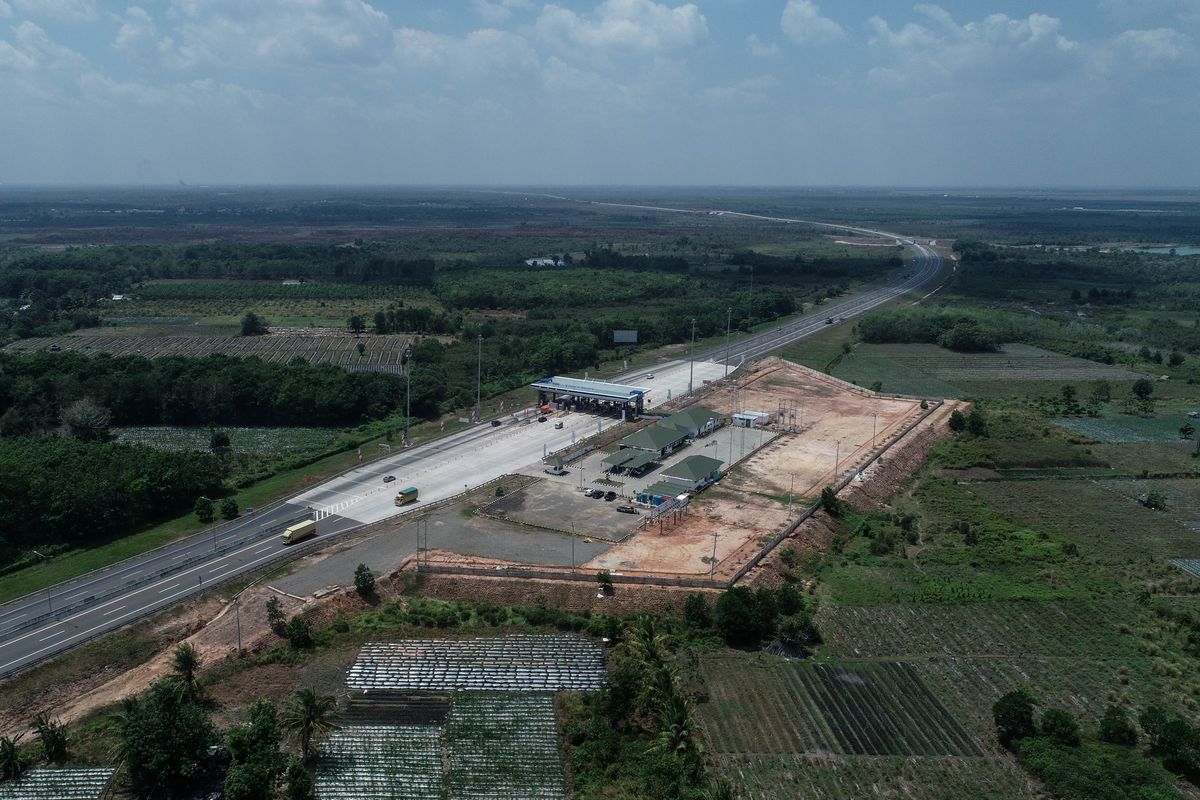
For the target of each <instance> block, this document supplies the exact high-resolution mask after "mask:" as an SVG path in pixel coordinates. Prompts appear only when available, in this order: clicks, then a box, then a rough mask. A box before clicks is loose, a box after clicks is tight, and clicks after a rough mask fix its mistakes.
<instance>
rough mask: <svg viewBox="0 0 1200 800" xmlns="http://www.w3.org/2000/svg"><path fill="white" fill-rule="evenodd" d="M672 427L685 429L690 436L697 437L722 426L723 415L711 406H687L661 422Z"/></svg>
mask: <svg viewBox="0 0 1200 800" xmlns="http://www.w3.org/2000/svg"><path fill="white" fill-rule="evenodd" d="M661 424H662V425H666V426H668V427H671V428H679V429H680V430H681V431H685V432H686V433H687V435H688V436H690V437H692V438H693V439H697V438H699V437H701V436H707V435H708V434H710V433H712V432H713V431H715V430H716V429H717V428H719V427H721V415H720V414H718V413H717V412H715V411H713V410H712V409H711V408H705V407H704V406H692V407H690V408H685V409H684V410H683V411H680V412H679V413H678V414H672V415H671V416H669V417H667V418H666V419H664V420H663V421H662V423H661Z"/></svg>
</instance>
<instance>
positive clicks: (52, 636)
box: [38, 628, 67, 642]
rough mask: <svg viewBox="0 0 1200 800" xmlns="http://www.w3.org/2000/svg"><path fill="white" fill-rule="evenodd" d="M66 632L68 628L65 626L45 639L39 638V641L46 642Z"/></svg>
mask: <svg viewBox="0 0 1200 800" xmlns="http://www.w3.org/2000/svg"><path fill="white" fill-rule="evenodd" d="M66 632H67V629H66V628H63V629H62V630H60V631H58V632H57V633H52V634H50V635H49V636H47V637H46V638H44V639H38V641H39V642H45V641H49V640H50V639H53V638H55V637H56V636H62V635H63V634H64V633H66Z"/></svg>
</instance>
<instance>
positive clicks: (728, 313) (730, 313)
mask: <svg viewBox="0 0 1200 800" xmlns="http://www.w3.org/2000/svg"><path fill="white" fill-rule="evenodd" d="M732 319H733V309H732V308H727V309H725V377H726V378H728V377H729V323H730V321H731V320H732Z"/></svg>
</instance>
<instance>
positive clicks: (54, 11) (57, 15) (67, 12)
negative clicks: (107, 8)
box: [13, 0, 97, 22]
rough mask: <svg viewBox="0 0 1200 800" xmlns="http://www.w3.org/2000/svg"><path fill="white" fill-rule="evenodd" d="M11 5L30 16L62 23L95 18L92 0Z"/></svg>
mask: <svg viewBox="0 0 1200 800" xmlns="http://www.w3.org/2000/svg"><path fill="white" fill-rule="evenodd" d="M13 5H14V6H16V8H17V10H18V11H22V12H24V13H26V14H29V15H30V16H33V17H50V18H51V19H57V20H62V21H63V22H91V21H92V20H94V19H96V17H97V14H96V6H95V5H94V4H93V3H92V0H13Z"/></svg>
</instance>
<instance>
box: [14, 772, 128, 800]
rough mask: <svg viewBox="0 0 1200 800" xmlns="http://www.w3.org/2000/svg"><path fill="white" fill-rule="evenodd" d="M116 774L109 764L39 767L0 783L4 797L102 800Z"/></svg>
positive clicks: (18, 798) (23, 799) (38, 799)
mask: <svg viewBox="0 0 1200 800" xmlns="http://www.w3.org/2000/svg"><path fill="white" fill-rule="evenodd" d="M112 776H113V770H112V769H110V768H108V767H83V768H65V769H63V768H57V767H38V768H37V769H31V770H29V771H28V772H26V773H25V774H24V775H22V776H21V777H20V778H17V779H16V780H13V781H9V782H7V783H4V784H0V800H100V798H101V797H104V796H105V795H106V793H107V791H108V784H109V782H110V781H111V780H112Z"/></svg>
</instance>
